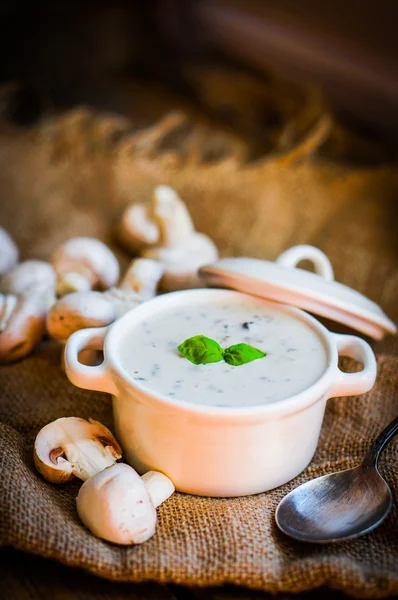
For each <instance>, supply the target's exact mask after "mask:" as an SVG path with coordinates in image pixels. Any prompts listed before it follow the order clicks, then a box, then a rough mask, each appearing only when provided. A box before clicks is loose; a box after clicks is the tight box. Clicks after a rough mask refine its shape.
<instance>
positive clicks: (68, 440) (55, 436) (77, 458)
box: [33, 417, 122, 483]
mask: <svg viewBox="0 0 398 600" xmlns="http://www.w3.org/2000/svg"><path fill="white" fill-rule="evenodd" d="M121 456H122V451H121V449H120V446H119V444H118V443H117V441H116V440H115V438H114V437H113V435H112V433H111V432H110V431H109V429H108V428H107V427H105V425H102V423H99V422H98V421H94V420H92V419H90V421H86V420H85V419H80V418H79V417H63V418H61V419H57V420H56V421H53V422H52V423H49V424H48V425H46V426H45V427H43V428H42V429H41V430H40V431H39V433H38V434H37V436H36V440H35V446H34V454H33V457H34V461H35V465H36V468H37V469H38V471H39V472H40V473H41V474H42V475H43V477H44V478H45V479H47V481H51V483H65V482H66V481H70V480H71V479H73V477H78V478H79V479H82V480H83V481H85V480H86V479H89V477H92V476H93V475H95V474H96V473H99V472H100V471H102V470H103V469H106V467H109V466H111V465H113V464H115V462H116V461H117V460H118V459H119V458H121Z"/></svg>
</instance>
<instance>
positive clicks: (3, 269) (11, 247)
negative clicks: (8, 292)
mask: <svg viewBox="0 0 398 600" xmlns="http://www.w3.org/2000/svg"><path fill="white" fill-rule="evenodd" d="M18 257H19V252H18V248H17V246H16V244H15V242H14V240H13V239H12V237H11V236H10V235H9V234H8V233H7V231H6V230H5V229H3V227H0V275H4V273H7V272H8V271H9V270H10V269H12V268H13V266H14V265H16V264H17V262H18Z"/></svg>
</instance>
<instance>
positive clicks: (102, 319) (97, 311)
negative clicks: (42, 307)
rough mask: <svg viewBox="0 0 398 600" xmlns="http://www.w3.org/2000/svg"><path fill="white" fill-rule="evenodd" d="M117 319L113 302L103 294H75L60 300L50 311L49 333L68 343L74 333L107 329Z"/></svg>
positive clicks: (48, 318)
mask: <svg viewBox="0 0 398 600" xmlns="http://www.w3.org/2000/svg"><path fill="white" fill-rule="evenodd" d="M115 319H116V310H115V306H114V304H113V303H112V302H110V301H109V299H108V298H106V297H105V296H104V294H103V293H101V292H93V291H90V292H75V293H73V294H67V295H66V296H63V297H62V298H60V299H59V300H58V301H57V302H56V303H55V304H54V306H53V307H52V308H51V309H50V310H49V312H48V314H47V319H46V325H47V331H48V333H49V334H50V335H51V336H52V337H54V338H56V339H57V340H59V341H61V342H66V340H67V339H68V338H69V336H70V335H72V333H74V332H75V331H78V330H79V329H85V328H87V327H105V326H106V325H110V324H111V323H113V321H114V320H115Z"/></svg>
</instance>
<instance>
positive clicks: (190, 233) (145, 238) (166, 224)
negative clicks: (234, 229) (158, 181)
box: [119, 185, 218, 291]
mask: <svg viewBox="0 0 398 600" xmlns="http://www.w3.org/2000/svg"><path fill="white" fill-rule="evenodd" d="M119 236H120V239H121V241H122V243H123V244H124V245H125V246H127V247H128V248H129V249H130V250H131V251H133V252H139V253H140V254H141V256H143V257H145V258H149V259H153V260H156V261H159V262H161V263H162V265H163V268H164V273H163V277H162V280H161V287H162V289H164V290H166V291H172V290H179V289H184V288H193V287H199V286H200V285H201V282H200V279H199V275H198V270H199V268H200V267H202V266H203V265H205V264H208V263H212V262H214V261H216V260H217V259H218V251H217V248H216V246H215V245H214V243H213V242H212V240H211V239H210V238H209V237H208V236H207V235H204V234H203V233H197V232H196V231H195V228H194V225H193V222H192V219H191V217H190V214H189V212H188V209H187V207H186V206H185V204H184V202H183V201H182V200H181V198H180V197H179V196H178V194H177V193H176V192H175V190H173V189H172V188H171V187H168V186H166V185H159V186H157V187H156V188H155V190H154V192H153V197H152V199H151V201H150V202H149V203H148V204H134V205H133V206H131V207H129V208H128V209H127V210H126V211H125V213H124V215H123V216H122V220H121V225H120V231H119Z"/></svg>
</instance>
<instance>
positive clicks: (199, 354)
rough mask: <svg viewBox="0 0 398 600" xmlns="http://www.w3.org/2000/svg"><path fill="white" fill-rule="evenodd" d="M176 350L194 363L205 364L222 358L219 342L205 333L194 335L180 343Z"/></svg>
mask: <svg viewBox="0 0 398 600" xmlns="http://www.w3.org/2000/svg"><path fill="white" fill-rule="evenodd" d="M178 350H179V351H180V352H181V354H182V355H183V356H185V358H187V359H188V360H190V361H191V363H193V364H194V365H205V364H206V363H213V362H219V361H220V360H222V359H223V349H222V348H221V346H220V344H218V343H217V342H215V341H214V340H211V339H210V338H208V337H206V336H205V335H194V336H193V337H191V338H189V339H188V340H185V342H183V343H182V344H180V345H179V346H178Z"/></svg>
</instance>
